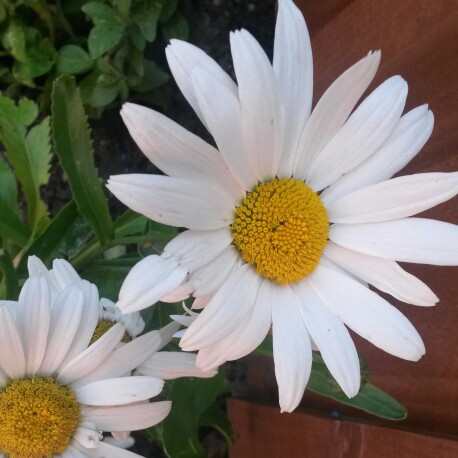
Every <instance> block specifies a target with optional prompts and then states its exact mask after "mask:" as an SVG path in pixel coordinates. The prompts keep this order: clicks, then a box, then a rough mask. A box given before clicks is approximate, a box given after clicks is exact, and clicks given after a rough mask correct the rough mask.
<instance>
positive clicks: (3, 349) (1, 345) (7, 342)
mask: <svg viewBox="0 0 458 458" xmlns="http://www.w3.org/2000/svg"><path fill="white" fill-rule="evenodd" d="M0 323H1V326H2V332H0V368H1V369H2V371H3V372H5V373H6V374H7V375H8V376H9V377H10V378H12V379H21V378H23V377H24V375H25V374H26V371H25V355H24V350H23V348H22V342H21V336H20V334H19V331H18V329H17V327H16V323H15V320H14V316H13V314H12V313H11V312H10V311H9V310H8V308H7V307H4V306H2V307H0Z"/></svg>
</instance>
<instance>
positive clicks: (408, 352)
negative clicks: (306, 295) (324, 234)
mask: <svg viewBox="0 0 458 458" xmlns="http://www.w3.org/2000/svg"><path fill="white" fill-rule="evenodd" d="M309 281H310V284H311V286H312V288H313V290H314V291H315V293H316V294H317V295H318V297H319V298H320V299H321V300H322V301H323V302H324V303H325V304H326V306H327V307H329V308H330V309H331V311H332V312H333V313H335V314H336V315H337V316H338V317H339V318H340V319H341V320H342V321H343V322H344V323H345V324H346V325H347V326H348V327H349V328H350V329H352V330H353V331H355V332H356V333H357V334H359V335H360V336H361V337H364V338H365V339H367V340H368V341H369V342H371V343H372V344H374V345H375V346H376V347H378V348H381V349H382V350H384V351H386V352H388V353H390V354H392V355H394V356H397V357H399V358H403V359H407V360H410V361H418V360H419V359H420V358H421V356H422V355H424V354H425V346H424V344H423V341H422V340H421V337H420V335H419V334H418V332H417V331H416V329H415V328H414V327H413V326H412V324H411V323H410V321H409V320H408V319H407V318H406V317H405V316H404V315H403V314H402V313H401V312H400V311H399V310H397V309H396V308H395V307H393V306H392V305H391V304H389V303H388V302H387V301H385V300H384V299H382V298H381V297H380V296H378V295H377V294H376V293H374V292H373V291H371V290H369V289H367V288H364V287H363V286H361V285H360V284H359V283H358V282H355V281H353V280H351V279H349V278H348V277H346V276H344V275H341V274H339V273H338V272H336V271H333V270H331V269H327V268H326V267H322V266H318V267H317V268H316V269H315V271H314V273H313V275H311V276H310V277H309Z"/></svg>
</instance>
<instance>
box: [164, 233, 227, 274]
mask: <svg viewBox="0 0 458 458" xmlns="http://www.w3.org/2000/svg"><path fill="white" fill-rule="evenodd" d="M231 242H232V234H231V231H230V230H229V229H228V228H223V229H219V230H216V231H184V232H182V233H181V234H179V235H177V236H176V237H175V238H174V239H173V240H172V241H170V242H169V243H168V244H167V245H166V247H165V248H164V253H163V254H162V257H163V258H165V259H167V258H172V259H173V260H175V261H176V262H177V263H178V264H179V265H180V266H182V267H184V268H186V270H187V271H188V272H193V271H194V270H195V269H198V268H200V267H202V266H204V265H205V264H208V263H209V262H210V261H212V260H213V259H215V258H216V257H217V256H218V255H219V254H220V253H222V252H223V251H224V250H225V249H226V248H227V247H228V246H229V245H230V244H231Z"/></svg>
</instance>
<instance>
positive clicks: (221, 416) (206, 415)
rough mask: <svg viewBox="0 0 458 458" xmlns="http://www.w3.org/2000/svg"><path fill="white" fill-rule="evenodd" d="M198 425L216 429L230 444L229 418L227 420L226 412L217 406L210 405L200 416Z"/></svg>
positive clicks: (230, 428)
mask: <svg viewBox="0 0 458 458" xmlns="http://www.w3.org/2000/svg"><path fill="white" fill-rule="evenodd" d="M200 424H201V425H202V426H211V427H212V428H215V429H217V430H218V431H219V432H220V433H221V434H222V435H223V436H224V438H225V439H226V440H227V442H229V443H232V440H233V437H232V427H231V422H230V421H229V418H227V415H226V412H224V410H223V409H222V408H221V407H219V406H218V405H217V404H212V405H211V406H210V407H209V408H208V409H207V410H206V411H205V412H203V413H202V415H201V416H200Z"/></svg>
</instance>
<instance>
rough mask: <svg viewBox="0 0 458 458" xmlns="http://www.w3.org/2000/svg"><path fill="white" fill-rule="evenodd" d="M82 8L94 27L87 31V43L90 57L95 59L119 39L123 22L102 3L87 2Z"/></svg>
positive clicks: (122, 29)
mask: <svg viewBox="0 0 458 458" xmlns="http://www.w3.org/2000/svg"><path fill="white" fill-rule="evenodd" d="M82 10H83V11H84V12H85V13H86V14H87V15H88V16H90V18H91V19H92V22H93V23H94V24H95V27H93V28H92V30H91V31H90V32H89V37H88V42H87V44H88V48H89V54H90V55H91V57H92V59H97V58H98V57H100V56H101V55H102V54H104V53H106V52H107V51H110V50H111V49H113V48H114V47H115V46H116V45H117V44H118V43H119V42H120V41H121V39H122V36H123V34H124V24H123V22H122V19H121V18H120V16H118V14H117V13H116V12H115V11H114V10H113V8H111V7H109V6H108V5H106V4H104V3H99V2H91V3H87V4H86V5H84V6H83V7H82Z"/></svg>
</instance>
